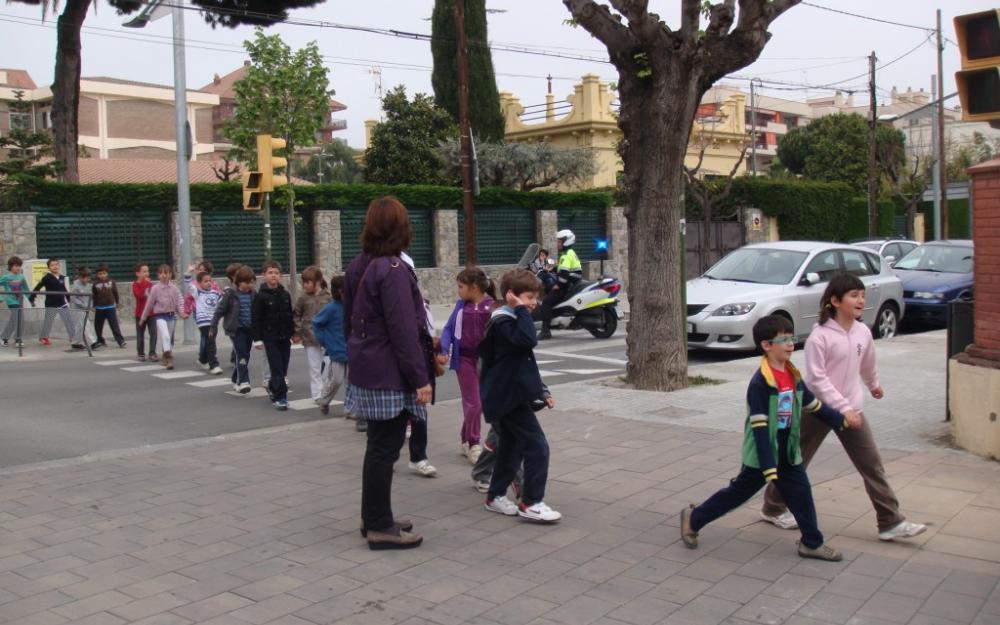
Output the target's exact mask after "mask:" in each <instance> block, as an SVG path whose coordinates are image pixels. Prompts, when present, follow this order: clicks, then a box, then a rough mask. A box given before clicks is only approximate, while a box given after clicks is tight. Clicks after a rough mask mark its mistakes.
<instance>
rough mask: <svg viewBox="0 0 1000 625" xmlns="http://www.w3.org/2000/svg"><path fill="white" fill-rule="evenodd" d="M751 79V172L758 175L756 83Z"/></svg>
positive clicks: (754, 79)
mask: <svg viewBox="0 0 1000 625" xmlns="http://www.w3.org/2000/svg"><path fill="white" fill-rule="evenodd" d="M756 80H757V79H756V78H751V79H750V172H751V173H752V174H753V175H754V176H756V175H757V98H756V97H755V93H756V92H755V91H754V81H756Z"/></svg>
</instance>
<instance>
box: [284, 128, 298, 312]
mask: <svg viewBox="0 0 1000 625" xmlns="http://www.w3.org/2000/svg"><path fill="white" fill-rule="evenodd" d="M285 145H287V146H288V152H287V154H288V169H287V171H288V287H289V288H288V290H289V292H290V293H291V295H292V301H295V296H296V295H297V294H298V285H297V283H296V278H297V277H298V273H299V270H298V267H297V262H296V260H297V258H296V256H297V249H296V246H295V189H294V187H292V138H291V137H286V138H285Z"/></svg>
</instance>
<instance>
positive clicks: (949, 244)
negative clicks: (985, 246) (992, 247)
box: [894, 240, 973, 326]
mask: <svg viewBox="0 0 1000 625" xmlns="http://www.w3.org/2000/svg"><path fill="white" fill-rule="evenodd" d="M894 269H895V271H896V275H898V276H899V277H900V279H901V280H902V281H903V299H905V300H906V315H905V316H904V318H903V320H904V321H906V322H908V323H920V324H928V325H935V326H944V325H946V324H947V322H948V302H950V301H952V300H954V299H960V298H961V299H966V298H968V299H971V298H972V283H973V282H972V241H966V240H948V241H931V242H929V243H925V244H923V245H921V246H920V247H918V248H916V249H915V250H913V251H911V252H910V253H909V254H907V255H906V256H904V257H903V258H901V259H899V261H898V262H897V263H896V265H895V267H894Z"/></svg>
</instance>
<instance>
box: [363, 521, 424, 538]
mask: <svg viewBox="0 0 1000 625" xmlns="http://www.w3.org/2000/svg"><path fill="white" fill-rule="evenodd" d="M394 525H395V526H396V529H398V530H400V531H402V532H412V531H413V521H411V520H409V519H396V522H395V523H394ZM361 537H362V538H367V537H368V530H367V529H366V528H365V526H364V523H362V524H361Z"/></svg>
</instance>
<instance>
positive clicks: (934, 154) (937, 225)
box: [931, 74, 943, 241]
mask: <svg viewBox="0 0 1000 625" xmlns="http://www.w3.org/2000/svg"><path fill="white" fill-rule="evenodd" d="M937 86H938V81H937V75H935V74H931V101H932V102H934V104H933V106H932V107H931V163H933V164H932V165H931V188H932V189H933V190H934V240H935V241H940V240H941V168H940V167H938V165H939V163H938V159H939V158H940V157H941V150H940V149H939V146H940V145H941V143H942V141H941V136H940V135H939V134H938V130H939V128H938V123H937V122H938V105H937V99H938V98H939V97H942V96H940V95H939V94H938V90H937ZM942 99H943V97H942Z"/></svg>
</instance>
